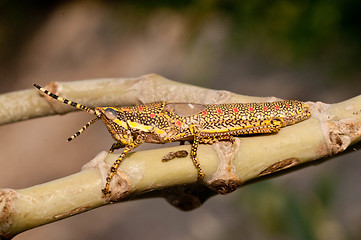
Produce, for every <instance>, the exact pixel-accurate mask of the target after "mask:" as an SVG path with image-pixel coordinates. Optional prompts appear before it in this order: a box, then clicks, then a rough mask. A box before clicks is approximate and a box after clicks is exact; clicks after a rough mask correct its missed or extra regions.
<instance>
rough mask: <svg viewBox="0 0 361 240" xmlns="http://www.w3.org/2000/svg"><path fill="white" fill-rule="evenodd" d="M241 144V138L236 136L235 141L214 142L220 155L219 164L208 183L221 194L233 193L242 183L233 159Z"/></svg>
mask: <svg viewBox="0 0 361 240" xmlns="http://www.w3.org/2000/svg"><path fill="white" fill-rule="evenodd" d="M240 144H241V140H240V139H239V138H235V140H234V142H233V143H232V142H231V141H223V142H218V143H215V144H213V147H214V149H215V150H216V152H217V154H218V157H219V165H218V169H217V171H216V172H215V173H214V174H213V176H212V179H211V180H209V181H208V182H207V184H206V185H207V186H208V187H209V188H210V189H212V190H213V191H215V192H217V193H219V194H222V195H225V194H228V193H231V192H233V191H235V190H236V189H237V188H239V187H240V186H241V185H242V181H241V179H239V178H238V177H237V174H236V169H235V168H234V167H233V166H232V161H233V159H234V157H235V154H236V153H237V152H238V148H239V146H240Z"/></svg>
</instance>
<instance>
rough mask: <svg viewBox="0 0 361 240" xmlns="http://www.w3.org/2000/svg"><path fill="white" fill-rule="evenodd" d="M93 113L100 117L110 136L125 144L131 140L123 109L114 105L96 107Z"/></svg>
mask: <svg viewBox="0 0 361 240" xmlns="http://www.w3.org/2000/svg"><path fill="white" fill-rule="evenodd" d="M95 113H96V114H97V116H98V118H100V119H101V120H102V121H103V122H104V124H105V126H106V127H107V129H108V131H109V133H110V134H111V135H112V137H113V138H114V139H115V140H116V141H119V142H121V143H123V144H125V145H128V144H129V143H131V142H133V136H132V134H131V131H130V130H129V127H128V124H127V123H126V120H125V117H124V115H123V111H122V110H120V109H119V108H115V107H96V108H95Z"/></svg>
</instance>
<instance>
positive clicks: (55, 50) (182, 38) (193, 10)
mask: <svg viewBox="0 0 361 240" xmlns="http://www.w3.org/2000/svg"><path fill="white" fill-rule="evenodd" d="M360 7H361V4H360V2H359V1H356V0H344V1H340V0H338V1H326V0H315V1H292V2H291V1H290V2H288V1H281V0H275V1H230V0H225V1H215V0H213V1H202V0H198V1H181V0H173V1H172V0H168V1H167V0H162V1H146V0H144V1H96V0H94V1H46V2H43V1H25V0H19V1H10V0H2V1H0V93H6V92H10V91H16V90H21V89H27V88H31V87H32V85H31V84H32V83H33V82H36V83H38V84H41V85H45V84H46V83H47V82H49V81H73V80H82V79H94V78H107V77H137V76H140V75H143V74H148V73H153V72H154V73H158V74H161V75H163V76H165V77H167V78H169V79H172V80H176V81H180V82H185V83H190V84H194V85H198V86H203V87H209V88H214V89H225V90H230V91H233V92H236V93H240V94H246V95H255V96H277V97H281V98H286V99H299V100H304V101H307V100H311V101H317V100H319V101H323V102H327V103H333V102H338V101H342V100H345V99H348V98H351V97H354V96H356V95H359V94H361V81H360V77H361V68H360V60H361V44H360V42H361V27H360V26H361V19H360V17H359V10H360ZM89 119H90V118H89V116H88V115H87V114H83V113H72V114H67V115H64V116H53V117H46V118H42V119H33V120H29V121H24V122H19V123H15V124H10V125H7V126H0V133H1V138H0V144H1V148H0V149H1V157H0V161H1V167H0V187H1V188H5V187H10V188H25V187H29V186H32V185H35V184H39V183H43V182H47V181H50V180H54V179H57V178H60V177H64V176H67V175H69V174H72V173H75V172H77V171H79V169H80V167H81V166H82V165H83V164H84V163H86V162H87V161H88V160H89V159H91V158H92V157H94V156H95V155H96V154H97V153H98V152H100V151H102V150H108V148H109V147H110V145H111V143H112V139H111V137H110V136H109V134H108V133H107V131H106V130H105V127H104V126H102V125H101V124H96V125H95V126H93V127H91V128H90V129H89V130H87V132H86V133H85V134H84V135H82V136H81V137H80V138H79V139H76V140H75V141H73V142H71V143H66V139H67V137H69V136H70V135H72V134H73V133H74V132H76V131H77V130H78V129H79V128H80V127H81V126H82V125H83V124H84V123H85V122H86V121H88V120H89ZM149 147H154V146H152V145H147V146H146V148H149ZM155 147H161V146H158V145H157V146H155ZM44 156H48V157H47V158H44ZM360 171H361V153H360V152H354V153H350V154H347V155H344V156H342V157H339V158H334V159H333V160H330V161H327V162H324V163H322V164H320V165H316V166H311V167H308V168H305V169H302V170H299V171H296V172H294V173H291V174H287V175H285V176H281V177H278V178H275V179H271V180H267V181H264V182H260V183H256V184H253V185H248V186H245V187H244V188H241V189H240V190H238V191H236V192H235V193H233V194H230V195H227V196H217V197H214V198H212V199H210V200H209V201H207V202H206V203H205V204H204V206H202V207H201V208H199V209H197V210H194V211H192V212H180V211H178V210H177V209H174V208H173V207H171V206H169V205H168V204H167V203H166V202H165V201H164V200H163V199H150V200H139V201H132V202H129V203H122V204H116V205H112V206H107V207H103V208H100V209H95V210H92V211H90V212H87V213H85V214H81V215H78V216H75V217H72V218H68V219H65V220H62V221H60V222H56V223H53V224H50V225H46V226H43V227H40V228H37V229H33V230H30V231H28V232H25V233H23V234H21V235H19V236H18V237H17V238H16V239H140V238H147V239H150V240H151V239H159V238H162V239H179V240H181V239H361V230H360V229H361V228H360V227H361V201H360V200H361V189H360V188H359V182H360V174H359V173H360Z"/></svg>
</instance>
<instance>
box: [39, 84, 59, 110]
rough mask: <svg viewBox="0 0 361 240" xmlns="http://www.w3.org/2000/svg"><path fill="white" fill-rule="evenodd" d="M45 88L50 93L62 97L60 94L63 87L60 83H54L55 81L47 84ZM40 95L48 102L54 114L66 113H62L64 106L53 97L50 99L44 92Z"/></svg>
mask: <svg viewBox="0 0 361 240" xmlns="http://www.w3.org/2000/svg"><path fill="white" fill-rule="evenodd" d="M44 88H45V89H47V90H48V91H49V92H52V93H54V94H56V95H60V94H59V93H61V91H62V85H61V84H60V83H58V82H54V81H52V82H49V83H48V84H46V85H45V87H44ZM39 95H41V96H42V97H45V99H46V101H47V102H48V104H49V106H50V107H51V109H53V111H54V113H56V114H64V111H61V109H62V105H61V104H58V102H57V101H56V100H55V99H53V98H52V97H50V96H48V95H46V94H44V93H42V92H39Z"/></svg>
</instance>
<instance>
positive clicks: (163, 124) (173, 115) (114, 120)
mask: <svg viewBox="0 0 361 240" xmlns="http://www.w3.org/2000/svg"><path fill="white" fill-rule="evenodd" d="M34 86H35V87H36V88H38V89H39V90H40V91H42V92H43V93H45V94H46V95H49V96H50V97H52V98H54V99H56V100H58V101H60V102H63V103H65V104H67V105H70V106H72V107H75V108H78V109H80V110H83V111H86V112H88V113H91V114H93V115H95V116H96V117H95V118H94V119H92V120H90V121H89V122H88V123H87V124H86V125H84V126H83V127H82V128H81V129H80V130H79V131H78V132H76V133H75V134H74V135H73V136H71V137H70V138H69V139H68V141H71V140H73V139H74V138H76V137H77V136H79V135H80V134H81V133H82V132H83V131H84V130H85V129H86V128H88V127H89V126H90V125H91V124H93V123H94V122H96V121H97V120H99V119H100V120H102V121H103V122H104V124H105V126H106V127H107V129H108V131H109V133H110V134H111V135H112V137H113V138H114V140H115V141H116V142H115V143H114V144H113V145H112V146H111V148H110V150H109V153H112V152H113V151H114V150H116V149H119V148H124V149H123V152H122V153H121V154H120V156H119V157H118V158H117V160H116V161H115V162H114V163H113V165H112V167H111V168H110V173H109V175H108V177H107V178H106V184H105V187H104V188H103V189H102V192H103V193H104V194H109V193H110V191H109V187H110V182H111V180H112V178H113V176H114V175H115V173H116V171H117V169H118V167H119V165H120V163H121V162H122V161H123V159H124V157H125V156H126V154H127V153H128V152H130V151H132V150H133V149H135V148H137V147H138V146H139V145H141V144H142V143H167V142H174V141H190V142H191V152H190V156H191V159H192V161H193V164H194V166H195V168H196V169H197V172H198V179H199V180H203V178H204V173H203V170H202V168H201V166H200V164H199V161H198V159H197V148H198V145H199V144H200V143H206V144H212V143H215V142H218V141H221V140H228V141H233V140H234V137H235V136H241V135H249V134H262V133H276V132H278V131H279V130H280V128H281V127H285V126H288V125H292V124H295V123H297V122H300V121H303V120H305V119H308V118H309V117H310V116H311V113H310V111H309V106H307V105H306V104H304V103H302V102H299V101H295V100H286V101H276V102H263V103H231V104H210V105H208V104H198V103H179V102H164V101H160V102H154V103H148V104H142V105H139V106H125V107H96V108H94V109H92V108H89V107H86V106H84V105H81V104H79V103H76V102H73V101H70V100H68V99H64V98H61V97H59V96H57V95H55V94H53V93H51V92H49V91H48V90H46V89H44V88H42V87H40V86H38V85H37V84H34Z"/></svg>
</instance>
